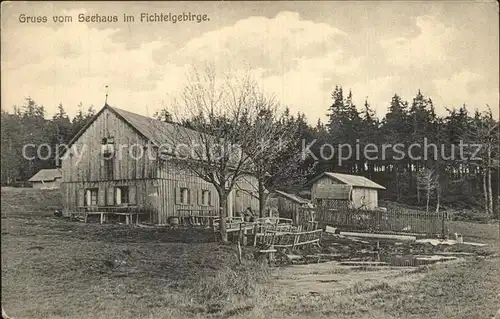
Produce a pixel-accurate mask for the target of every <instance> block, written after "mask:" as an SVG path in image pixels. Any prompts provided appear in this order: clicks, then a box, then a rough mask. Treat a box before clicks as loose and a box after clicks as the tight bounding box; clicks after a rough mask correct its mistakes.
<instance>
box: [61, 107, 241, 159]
mask: <svg viewBox="0 0 500 319" xmlns="http://www.w3.org/2000/svg"><path fill="white" fill-rule="evenodd" d="M106 109H107V110H109V111H110V112H112V113H113V114H115V115H116V116H117V117H118V118H120V119H121V120H123V121H124V122H125V123H127V124H128V125H129V126H130V127H131V128H132V129H133V130H134V131H135V132H136V133H137V134H139V135H140V136H142V137H144V138H145V139H146V140H148V141H149V142H151V143H153V144H154V145H156V146H158V147H159V146H162V147H163V148H162V151H166V152H165V153H167V154H168V155H174V154H173V153H172V152H168V150H169V147H170V148H172V149H171V150H172V151H174V149H175V147H176V146H178V145H179V144H180V143H183V144H185V145H186V146H197V147H203V145H205V143H206V142H208V141H210V143H207V144H209V146H210V145H211V143H215V142H216V141H215V137H213V136H211V135H209V134H205V133H203V132H198V131H195V130H192V129H189V128H186V127H183V126H181V125H179V124H176V123H168V122H163V121H160V120H157V119H154V118H151V117H147V116H143V115H139V114H137V113H133V112H130V111H126V110H123V109H119V108H117V107H111V106H110V105H108V104H106V105H104V107H103V108H102V109H101V110H100V111H99V112H97V113H96V114H95V115H94V116H93V117H92V119H90V120H89V121H88V122H87V123H86V124H85V126H84V127H83V128H82V129H81V130H80V131H79V132H78V133H77V134H76V135H75V136H74V137H73V138H72V139H71V141H70V142H69V143H68V146H67V148H66V149H65V150H67V149H69V148H71V146H72V145H73V144H74V143H75V142H76V141H77V140H78V138H79V137H80V136H81V135H82V134H83V133H84V132H85V131H86V130H87V129H88V127H89V126H90V125H91V124H92V123H93V122H94V121H95V120H96V119H97V118H98V117H99V116H100V114H101V113H102V112H103V111H104V110H106ZM177 151H179V153H180V155H181V156H188V155H190V154H189V153H184V152H189V151H188V150H187V149H186V148H184V147H182V148H177ZM162 153H163V152H162ZM234 154H235V155H236V154H238V153H237V150H235V153H234ZM62 155H64V153H63V154H61V156H62ZM194 155H195V156H199V155H203V156H204V155H205V154H204V152H199V153H198V154H194ZM197 160H202V159H201V158H197ZM233 160H234V157H230V160H229V164H230V165H231V166H233V167H236V166H237V165H238V161H233Z"/></svg>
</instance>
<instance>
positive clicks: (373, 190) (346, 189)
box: [308, 172, 385, 210]
mask: <svg viewBox="0 0 500 319" xmlns="http://www.w3.org/2000/svg"><path fill="white" fill-rule="evenodd" d="M308 185H310V186H311V200H312V201H313V202H314V203H317V204H321V202H323V203H326V202H329V203H330V204H329V206H333V207H334V208H341V207H342V206H344V207H348V208H355V209H367V210H373V209H376V208H377V207H378V191H379V190H384V189H385V187H383V186H381V185H379V184H377V183H375V182H373V181H371V180H369V179H368V178H366V177H363V176H358V175H349V174H340V173H332V172H324V173H323V174H321V175H319V176H317V177H316V178H314V179H312V180H311V181H310V182H309V183H308Z"/></svg>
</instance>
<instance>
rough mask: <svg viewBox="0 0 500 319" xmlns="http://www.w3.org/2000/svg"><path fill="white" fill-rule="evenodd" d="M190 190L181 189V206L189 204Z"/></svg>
mask: <svg viewBox="0 0 500 319" xmlns="http://www.w3.org/2000/svg"><path fill="white" fill-rule="evenodd" d="M189 195H190V194H189V189H188V188H185V187H182V188H181V198H180V203H181V204H189V197H190V196H189Z"/></svg>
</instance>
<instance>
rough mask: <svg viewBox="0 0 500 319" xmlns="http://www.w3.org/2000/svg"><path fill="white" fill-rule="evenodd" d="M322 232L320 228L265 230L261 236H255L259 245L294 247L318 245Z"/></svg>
mask: <svg viewBox="0 0 500 319" xmlns="http://www.w3.org/2000/svg"><path fill="white" fill-rule="evenodd" d="M322 232H323V230H322V229H317V230H311V231H291V232H280V231H273V230H266V231H265V232H264V233H263V234H262V236H261V237H256V238H258V239H257V244H259V245H267V246H272V247H274V248H291V249H295V248H297V247H299V246H303V245H308V244H317V245H319V241H320V239H321V234H322Z"/></svg>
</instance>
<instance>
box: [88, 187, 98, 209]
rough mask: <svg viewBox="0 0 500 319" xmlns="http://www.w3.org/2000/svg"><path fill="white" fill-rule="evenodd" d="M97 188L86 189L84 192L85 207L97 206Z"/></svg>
mask: <svg viewBox="0 0 500 319" xmlns="http://www.w3.org/2000/svg"><path fill="white" fill-rule="evenodd" d="M98 193H99V190H98V189H97V188H88V189H86V190H85V206H97V195H98Z"/></svg>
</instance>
